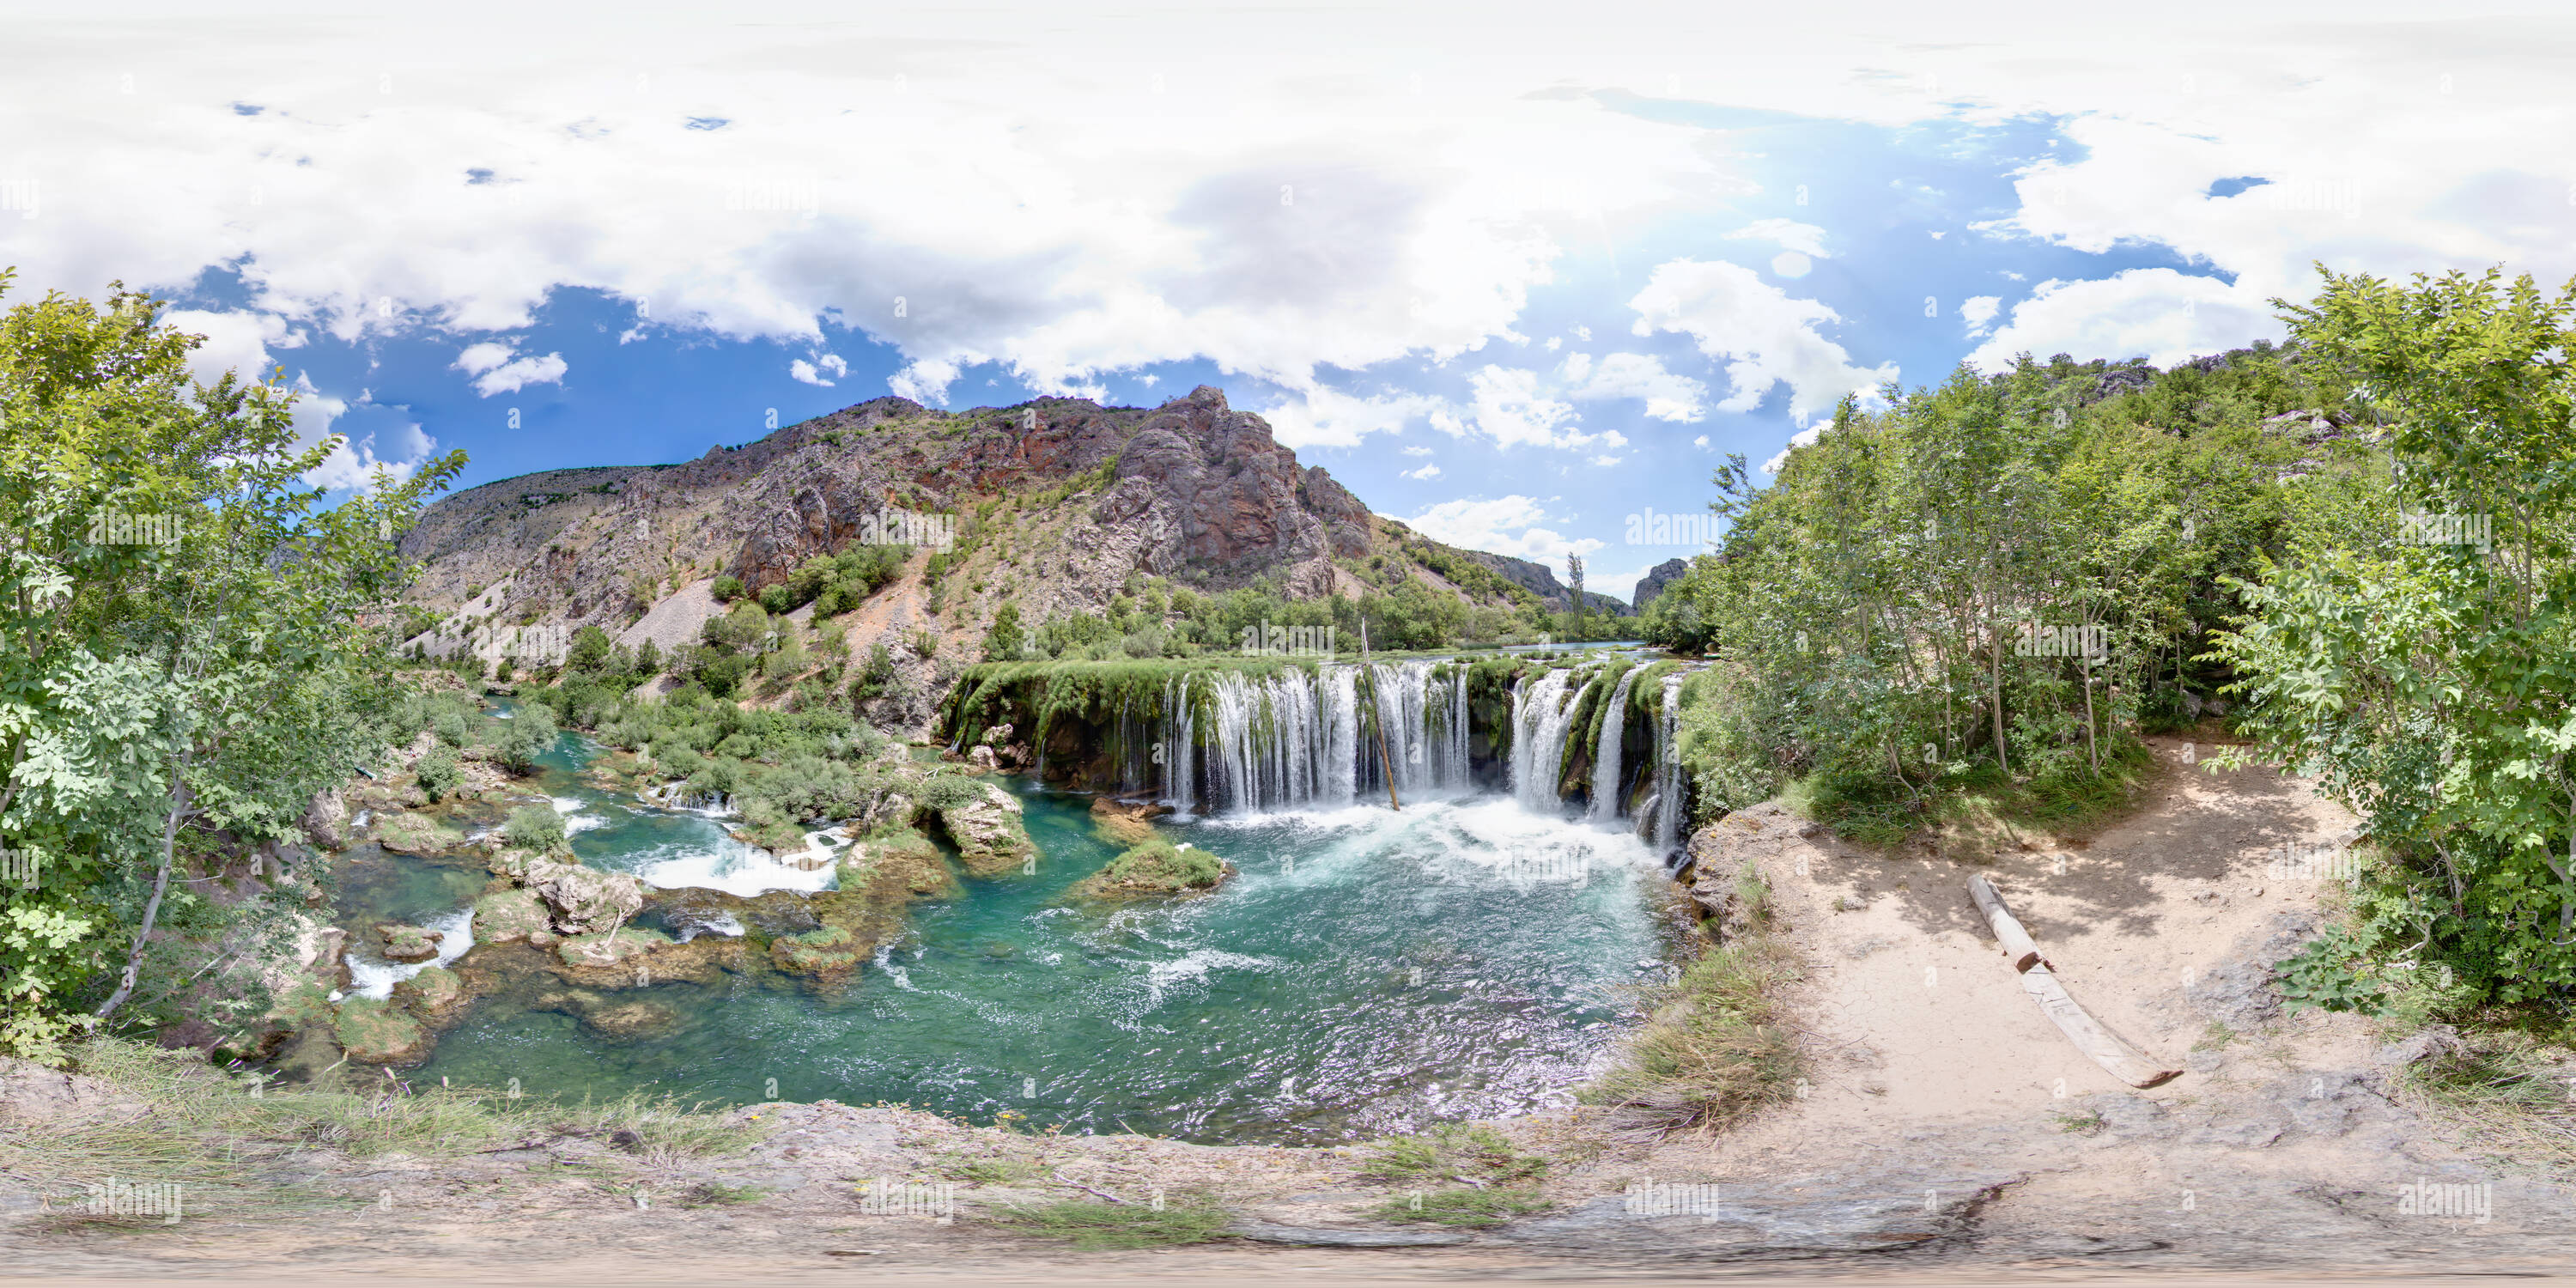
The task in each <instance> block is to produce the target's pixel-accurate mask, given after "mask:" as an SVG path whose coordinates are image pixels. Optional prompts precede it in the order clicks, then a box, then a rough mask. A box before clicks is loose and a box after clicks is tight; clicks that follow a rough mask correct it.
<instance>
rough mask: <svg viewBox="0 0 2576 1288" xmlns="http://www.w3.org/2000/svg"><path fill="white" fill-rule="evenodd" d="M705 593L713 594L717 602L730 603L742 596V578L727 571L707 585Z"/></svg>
mask: <svg viewBox="0 0 2576 1288" xmlns="http://www.w3.org/2000/svg"><path fill="white" fill-rule="evenodd" d="M707 593H708V594H710V595H713V596H715V597H716V602H717V603H719V604H730V603H732V602H733V601H735V600H737V599H740V598H742V578H740V577H736V576H734V575H733V574H731V573H727V574H725V575H724V576H722V577H718V578H716V580H715V584H714V585H712V586H709V587H707Z"/></svg>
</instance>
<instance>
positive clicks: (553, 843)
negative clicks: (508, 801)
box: [501, 805, 572, 854]
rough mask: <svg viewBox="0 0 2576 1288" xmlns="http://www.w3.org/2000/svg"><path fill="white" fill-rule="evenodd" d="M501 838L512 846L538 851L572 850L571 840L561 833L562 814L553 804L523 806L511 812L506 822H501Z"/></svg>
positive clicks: (561, 851) (559, 851)
mask: <svg viewBox="0 0 2576 1288" xmlns="http://www.w3.org/2000/svg"><path fill="white" fill-rule="evenodd" d="M501 839H502V840H504V841H507V842H509V843H510V846H511V848H513V849H520V850H533V851H535V852H536V853H539V854H569V853H571V852H572V842H571V840H570V838H568V837H567V836H566V835H565V834H564V821H563V815H561V814H558V813H556V812H555V807H554V806H552V805H522V806H520V807H519V808H517V809H514V810H512V811H510V818H509V821H508V822H506V823H503V824H502V825H501Z"/></svg>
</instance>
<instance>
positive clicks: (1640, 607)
mask: <svg viewBox="0 0 2576 1288" xmlns="http://www.w3.org/2000/svg"><path fill="white" fill-rule="evenodd" d="M1689 571H1690V560H1688V559H1667V560H1665V561H1663V562H1662V563H1659V564H1656V565H1655V566H1654V567H1652V568H1649V569H1647V570H1646V575H1645V576H1643V577H1640V578H1638V579H1637V593H1636V596H1635V597H1634V598H1632V599H1631V600H1629V602H1630V603H1632V604H1634V605H1635V606H1636V609H1637V611H1638V612H1640V613H1642V612H1645V611H1646V605H1647V604H1649V603H1651V602H1653V600H1654V598H1655V596H1657V595H1660V594H1662V593H1664V587H1666V586H1669V585H1672V584H1673V583H1674V582H1677V581H1680V580H1681V579H1682V574H1683V573H1686V572H1689Z"/></svg>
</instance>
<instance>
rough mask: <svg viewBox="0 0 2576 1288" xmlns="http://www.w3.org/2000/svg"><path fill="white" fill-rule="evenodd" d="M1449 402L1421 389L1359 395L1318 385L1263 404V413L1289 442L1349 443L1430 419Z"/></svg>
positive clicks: (1273, 429)
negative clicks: (1273, 402) (1405, 392)
mask: <svg viewBox="0 0 2576 1288" xmlns="http://www.w3.org/2000/svg"><path fill="white" fill-rule="evenodd" d="M1447 407H1448V404H1447V403H1446V402H1444V401H1442V400H1440V399H1438V398H1433V397H1429V396H1427V395H1422V394H1402V393H1395V394H1378V395H1372V396H1366V397H1363V396H1361V395H1358V394H1346V393H1343V392H1342V391H1340V390H1338V389H1333V388H1329V387H1327V386H1323V385H1317V386H1315V387H1314V388H1312V389H1308V390H1306V391H1304V392H1303V393H1301V394H1295V395H1291V396H1290V397H1288V398H1285V399H1282V400H1281V401H1280V402H1278V403H1276V404H1274V405H1272V406H1269V407H1264V408H1262V409H1261V418H1262V419H1263V420H1265V421H1268V422H1270V433H1271V436H1272V437H1274V438H1276V439H1278V440H1279V441H1280V442H1281V443H1283V444H1285V445H1287V446H1289V447H1350V446H1354V445H1356V444H1357V443H1358V442H1359V441H1360V439H1362V438H1363V437H1366V436H1367V435H1370V434H1393V433H1400V432H1402V431H1403V429H1404V427H1405V426H1407V425H1410V424H1412V423H1413V422H1414V421H1416V420H1433V419H1435V418H1436V417H1437V416H1438V415H1439V414H1440V413H1443V412H1444V411H1445V410H1446V409H1447ZM1435 423H1436V420H1435ZM1407 450H1408V451H1410V450H1413V449H1409V448H1408V449H1407ZM1422 450H1423V451H1425V452H1428V451H1429V449H1428V448H1425V449H1422Z"/></svg>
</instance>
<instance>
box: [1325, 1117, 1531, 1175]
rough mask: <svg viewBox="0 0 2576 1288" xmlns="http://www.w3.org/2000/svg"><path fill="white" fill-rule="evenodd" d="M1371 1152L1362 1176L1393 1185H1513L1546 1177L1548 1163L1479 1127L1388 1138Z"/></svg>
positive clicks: (1445, 1125)
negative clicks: (1464, 1181) (1462, 1181)
mask: <svg viewBox="0 0 2576 1288" xmlns="http://www.w3.org/2000/svg"><path fill="white" fill-rule="evenodd" d="M1373 1148H1374V1149H1375V1150H1376V1153H1375V1154H1374V1155H1372V1156H1371V1157H1370V1159H1369V1161H1368V1162H1366V1163H1364V1164H1362V1165H1361V1166H1360V1174H1361V1175H1362V1176H1366V1177H1369V1178H1371V1179H1373V1180H1379V1181H1385V1182H1387V1183H1389V1184H1394V1185H1415V1184H1420V1183H1423V1182H1428V1181H1445V1180H1455V1179H1458V1178H1461V1177H1464V1178H1466V1179H1469V1180H1472V1181H1480V1182H1484V1183H1486V1184H1494V1185H1513V1184H1519V1183H1523V1182H1528V1181H1536V1180H1538V1179H1540V1178H1542V1177H1544V1176H1546V1175H1547V1160H1546V1159H1545V1158H1543V1157H1540V1156H1539V1155H1536V1154H1524V1153H1522V1152H1521V1151H1520V1149H1519V1147H1517V1146H1515V1145H1513V1144H1512V1142H1511V1140H1510V1138H1508V1137H1506V1136H1504V1135H1503V1134H1502V1133H1501V1132H1499V1131H1496V1130H1494V1129H1493V1128H1491V1127H1488V1126H1485V1125H1484V1124H1481V1123H1443V1124H1441V1125H1439V1126H1437V1127H1434V1128H1432V1129H1431V1130H1429V1131H1426V1132H1420V1133H1417V1134H1414V1135H1411V1136H1390V1137H1388V1138H1386V1139H1384V1140H1381V1141H1377V1142H1375V1143H1374V1145H1373Z"/></svg>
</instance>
